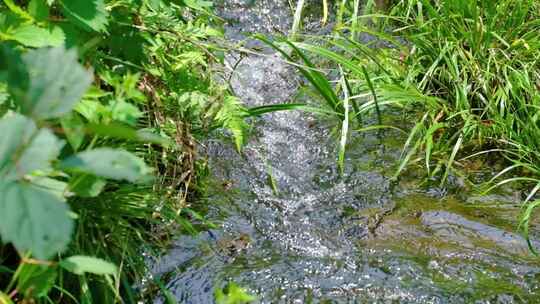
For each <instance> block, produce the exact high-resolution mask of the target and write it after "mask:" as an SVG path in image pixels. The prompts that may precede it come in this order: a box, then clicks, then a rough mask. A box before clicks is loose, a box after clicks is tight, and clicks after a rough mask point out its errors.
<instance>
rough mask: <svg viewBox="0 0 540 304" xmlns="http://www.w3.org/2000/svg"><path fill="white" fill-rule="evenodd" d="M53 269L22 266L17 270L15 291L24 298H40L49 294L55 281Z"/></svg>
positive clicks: (54, 270)
mask: <svg viewBox="0 0 540 304" xmlns="http://www.w3.org/2000/svg"><path fill="white" fill-rule="evenodd" d="M56 276H57V271H56V268H55V267H49V266H43V265H35V264H24V265H22V266H21V268H20V270H19V276H18V278H19V279H18V281H17V290H18V291H19V293H21V294H23V295H24V296H25V297H26V298H41V297H44V296H46V295H47V294H48V293H49V290H51V288H52V287H53V286H54V282H55V281H56Z"/></svg>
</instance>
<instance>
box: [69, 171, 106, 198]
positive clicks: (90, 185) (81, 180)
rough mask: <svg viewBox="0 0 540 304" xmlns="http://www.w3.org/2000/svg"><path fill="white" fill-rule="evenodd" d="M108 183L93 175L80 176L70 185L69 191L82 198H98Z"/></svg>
mask: <svg viewBox="0 0 540 304" xmlns="http://www.w3.org/2000/svg"><path fill="white" fill-rule="evenodd" d="M105 185H107V181H105V180H104V179H102V178H99V177H97V176H94V175H91V174H83V175H78V176H75V177H74V178H73V180H72V181H71V182H70V183H69V190H70V191H71V192H73V193H75V194H77V195H78V196H80V197H97V196H98V195H99V194H100V193H101V191H103V188H105Z"/></svg>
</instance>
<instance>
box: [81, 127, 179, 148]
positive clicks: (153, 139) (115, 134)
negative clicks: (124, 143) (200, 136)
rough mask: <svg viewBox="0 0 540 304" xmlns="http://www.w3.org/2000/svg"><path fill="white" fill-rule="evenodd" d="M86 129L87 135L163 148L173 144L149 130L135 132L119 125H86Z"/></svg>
mask: <svg viewBox="0 0 540 304" xmlns="http://www.w3.org/2000/svg"><path fill="white" fill-rule="evenodd" d="M86 129H87V131H88V132H89V133H93V134H96V135H100V136H107V137H112V138H118V139H126V140H134V141H139V142H146V143H154V144H159V145H163V146H169V145H172V144H173V141H172V140H170V139H169V138H167V137H165V136H162V135H158V134H155V133H154V132H152V131H151V130H149V129H139V130H137V129H134V128H131V127H128V126H125V125H121V124H114V123H113V124H106V125H102V124H87V125H86Z"/></svg>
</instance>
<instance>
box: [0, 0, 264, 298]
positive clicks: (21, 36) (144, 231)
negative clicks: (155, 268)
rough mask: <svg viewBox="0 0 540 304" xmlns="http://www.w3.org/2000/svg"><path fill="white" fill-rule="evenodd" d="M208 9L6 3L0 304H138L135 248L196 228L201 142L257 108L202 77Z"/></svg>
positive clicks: (202, 4) (241, 133)
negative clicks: (194, 207) (190, 205)
mask: <svg viewBox="0 0 540 304" xmlns="http://www.w3.org/2000/svg"><path fill="white" fill-rule="evenodd" d="M210 7H211V3H209V2H207V1H197V0H195V1H193V0H190V1H183V2H176V1H161V0H157V1H156V0H140V1H135V0H133V1H132V0H127V1H126V0H89V1H72V0H30V1H13V0H4V1H3V2H2V3H0V41H2V45H1V46H0V127H1V128H2V130H3V131H2V132H3V133H2V134H3V135H2V137H0V147H1V148H0V217H1V219H0V239H1V243H0V249H2V252H7V253H8V255H7V257H5V258H4V257H3V258H2V260H1V262H2V265H1V267H2V269H5V270H6V271H2V276H0V288H1V289H2V290H3V291H2V292H0V302H1V303H11V302H17V301H38V302H40V301H48V302H57V301H62V302H75V303H79V302H82V303H109V302H121V301H124V299H126V301H130V302H135V298H137V297H138V296H135V295H134V292H133V291H132V290H131V287H130V286H131V284H132V283H133V282H134V281H136V280H138V279H139V278H140V277H141V276H142V274H143V273H144V272H145V269H144V268H145V265H144V261H143V259H142V257H141V255H140V250H143V248H146V249H148V250H153V246H155V245H157V244H160V245H162V244H163V243H166V242H167V240H168V238H169V237H170V235H171V231H172V230H173V229H177V228H176V227H178V226H180V227H185V228H186V229H188V230H189V231H192V230H193V226H191V224H190V223H189V220H188V219H187V218H185V217H193V215H194V214H196V213H195V212H194V211H193V210H190V209H189V208H188V200H190V199H191V196H192V195H194V194H195V193H196V192H197V190H198V187H199V179H201V178H202V177H203V174H201V175H200V176H199V175H198V173H199V171H200V172H201V173H204V172H205V170H206V169H205V164H204V160H203V159H201V160H198V159H200V158H197V157H196V153H197V151H196V145H195V144H194V142H195V140H196V139H197V138H202V137H205V136H207V135H208V134H209V132H212V131H213V130H216V129H219V128H228V129H230V130H231V133H232V134H233V135H234V137H235V141H236V143H237V145H238V147H239V148H240V146H241V144H242V143H243V142H244V141H245V132H246V129H247V127H248V125H247V124H246V123H245V122H244V118H246V117H248V116H250V115H252V114H251V113H250V112H249V110H248V109H245V108H244V107H243V106H242V105H241V104H240V103H239V102H238V101H237V100H235V99H234V97H231V96H230V94H229V93H228V92H227V90H226V88H224V87H222V86H221V85H220V84H218V83H216V82H215V78H214V77H213V76H211V75H210V74H211V72H212V66H213V65H215V64H219V61H220V59H219V58H218V57H217V56H216V55H214V50H215V47H214V46H213V44H212V43H211V42H210V39H214V40H215V39H219V38H220V37H221V35H222V33H221V32H220V31H219V30H216V29H215V28H214V27H212V26H211V24H215V23H214V19H213V16H212V14H211V13H210V12H209V9H210ZM187 16H189V17H187ZM253 110H254V112H253V113H255V112H261V111H262V112H264V111H265V110H264V109H253ZM150 165H151V166H150ZM151 167H153V168H151ZM134 184H136V185H134ZM188 214H189V215H188ZM4 274H9V275H4ZM5 278H8V279H9V280H8V281H5V280H4V279H5Z"/></svg>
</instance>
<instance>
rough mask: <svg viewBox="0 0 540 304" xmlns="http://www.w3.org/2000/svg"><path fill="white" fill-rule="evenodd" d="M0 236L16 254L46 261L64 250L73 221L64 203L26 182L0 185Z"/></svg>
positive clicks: (1, 183) (2, 183) (0, 183)
mask: <svg viewBox="0 0 540 304" xmlns="http://www.w3.org/2000/svg"><path fill="white" fill-rule="evenodd" d="M0 214H1V215H2V220H1V221H0V236H1V238H2V241H3V242H4V243H9V242H11V243H12V244H13V245H14V246H15V248H17V250H18V251H20V252H25V251H28V250H29V251H30V252H31V253H32V255H33V256H35V257H36V258H38V259H48V258H50V257H52V256H53V255H55V254H57V253H59V252H62V251H64V249H66V247H67V245H68V243H69V241H70V237H71V232H72V230H73V220H72V219H71V218H70V217H69V208H68V206H67V204H66V203H65V202H64V201H62V200H60V199H59V198H58V197H56V196H55V195H54V194H52V193H49V192H47V191H43V190H41V189H38V188H36V187H33V186H31V185H29V184H26V183H20V182H4V181H2V182H0Z"/></svg>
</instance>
